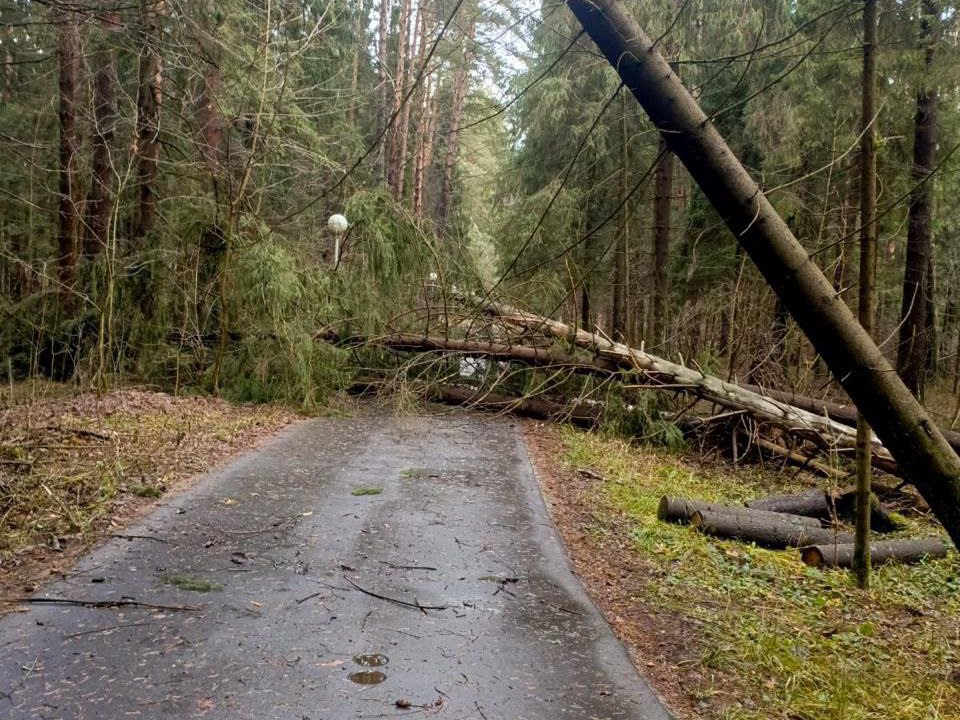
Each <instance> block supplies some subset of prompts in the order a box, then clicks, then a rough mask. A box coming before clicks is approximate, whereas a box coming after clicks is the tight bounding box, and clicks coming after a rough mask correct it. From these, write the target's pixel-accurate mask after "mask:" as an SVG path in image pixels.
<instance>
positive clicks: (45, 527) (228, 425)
mask: <svg viewBox="0 0 960 720" xmlns="http://www.w3.org/2000/svg"><path fill="white" fill-rule="evenodd" d="M48 390H49V389H45V391H48ZM299 419H300V416H298V415H297V414H296V413H294V412H291V411H289V410H287V409H284V408H279V407H273V406H263V405H259V406H237V405H231V404H230V403H228V402H226V401H223V400H220V399H216V398H206V397H173V396H171V395H167V394H165V393H160V392H152V391H147V390H135V389H127V390H118V391H114V392H111V393H108V394H105V395H102V396H97V395H95V394H80V395H74V396H70V397H47V398H42V399H24V400H22V401H20V402H18V403H17V404H13V405H7V406H5V407H2V408H0V587H4V588H9V589H10V591H11V593H12V594H17V595H21V594H23V593H26V592H31V591H32V590H34V589H36V587H37V586H38V585H39V584H40V583H42V582H43V581H44V580H46V579H48V578H50V577H51V576H62V575H63V574H64V573H66V572H67V571H68V570H69V568H70V567H71V566H72V564H73V563H74V562H75V561H76V559H77V558H78V557H80V556H81V555H82V554H84V553H85V552H86V551H87V550H89V549H90V548H91V547H93V546H94V545H96V544H97V543H98V542H100V541H101V540H102V539H104V538H105V537H110V536H115V535H119V534H122V531H123V529H124V528H125V527H127V526H128V525H130V524H132V523H133V522H135V521H136V520H137V519H139V518H140V517H142V516H143V515H145V514H146V513H148V512H149V511H150V510H151V509H152V508H153V507H155V506H156V504H157V503H158V502H161V501H162V499H163V498H164V497H165V496H167V495H169V494H172V493H177V492H179V491H182V490H183V489H185V488H187V487H189V486H190V485H191V484H192V483H193V482H194V481H195V480H196V479H197V478H198V476H199V475H200V474H202V473H204V472H206V471H208V470H210V469H212V468H214V467H216V466H217V465H219V464H221V463H223V462H224V461H226V460H227V459H229V458H230V457H232V456H233V455H235V454H237V453H239V452H243V451H245V450H248V449H250V448H252V447H255V446H256V445H257V444H258V443H260V442H261V441H263V440H265V439H266V438H269V437H271V436H272V435H274V434H275V433H277V432H278V431H279V430H280V429H281V428H283V427H284V426H286V425H288V424H290V423H293V422H296V421H297V420H299ZM2 611H3V608H2V607H0V612H2Z"/></svg>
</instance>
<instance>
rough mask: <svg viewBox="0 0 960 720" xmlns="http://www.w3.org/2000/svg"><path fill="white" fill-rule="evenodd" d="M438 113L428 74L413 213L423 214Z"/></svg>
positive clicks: (418, 143)
mask: <svg viewBox="0 0 960 720" xmlns="http://www.w3.org/2000/svg"><path fill="white" fill-rule="evenodd" d="M436 115H437V108H436V92H435V90H434V87H433V81H432V79H431V77H430V76H427V79H426V83H425V84H424V94H423V112H422V115H421V117H420V122H419V123H417V140H416V144H415V147H416V160H415V162H414V172H413V214H414V215H416V216H417V217H422V216H423V206H424V193H425V186H426V179H427V178H426V176H427V172H428V170H429V168H430V165H431V163H432V162H433V142H434V134H433V126H434V123H435V119H436Z"/></svg>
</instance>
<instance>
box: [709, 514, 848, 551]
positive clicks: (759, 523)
mask: <svg viewBox="0 0 960 720" xmlns="http://www.w3.org/2000/svg"><path fill="white" fill-rule="evenodd" d="M755 512H756V513H758V514H757V515H728V514H725V513H718V512H710V511H708V510H698V511H697V512H695V513H694V514H693V516H692V517H691V518H690V524H691V525H693V527H695V528H697V529H698V530H699V531H700V532H702V533H704V534H706V535H714V536H716V537H722V538H735V539H737V540H749V541H751V542H755V543H757V545H762V546H764V547H769V548H786V547H803V546H805V545H832V544H833V543H835V542H836V543H849V542H850V541H851V540H852V539H853V536H851V535H849V534H839V533H837V532H836V531H835V530H831V529H827V528H819V527H810V526H807V525H799V524H797V523H794V522H791V521H789V520H778V519H776V517H775V516H776V515H777V514H778V513H764V512H762V511H760V510H757V511H755ZM771 515H773V516H774V517H773V518H771V517H769V516H771Z"/></svg>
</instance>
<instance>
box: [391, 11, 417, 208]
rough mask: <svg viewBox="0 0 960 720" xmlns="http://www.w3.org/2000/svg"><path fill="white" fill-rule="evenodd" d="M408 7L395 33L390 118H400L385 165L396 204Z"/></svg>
mask: <svg viewBox="0 0 960 720" xmlns="http://www.w3.org/2000/svg"><path fill="white" fill-rule="evenodd" d="M410 6H411V0H403V4H402V5H401V6H400V22H399V29H398V32H397V65H396V71H395V74H394V91H393V112H392V113H391V116H393V115H396V116H397V117H398V118H401V120H400V122H395V123H394V124H393V128H391V131H390V156H389V159H388V165H387V185H389V187H390V192H391V194H392V195H393V199H394V200H395V201H396V202H400V199H401V197H402V194H403V157H402V155H401V148H402V146H403V145H404V140H403V138H401V135H400V134H401V132H406V129H407V128H405V127H403V121H402V117H403V114H404V112H405V108H407V107H409V104H407V105H403V104H402V103H403V98H404V95H405V93H406V88H407V68H408V66H409V58H407V46H408V44H409V40H410Z"/></svg>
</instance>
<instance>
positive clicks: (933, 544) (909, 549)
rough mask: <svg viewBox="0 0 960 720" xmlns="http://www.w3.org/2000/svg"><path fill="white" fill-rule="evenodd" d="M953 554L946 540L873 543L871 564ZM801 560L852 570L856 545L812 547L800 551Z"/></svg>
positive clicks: (813, 564)
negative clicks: (850, 568) (854, 546)
mask: <svg viewBox="0 0 960 720" xmlns="http://www.w3.org/2000/svg"><path fill="white" fill-rule="evenodd" d="M949 552H950V546H949V544H948V543H947V542H946V541H945V540H943V539H942V538H922V539H919V540H886V541H883V542H875V543H871V544H870V561H871V562H872V563H873V564H874V565H879V564H881V563H885V562H904V563H912V562H919V561H920V560H923V559H925V558H942V557H946V556H947V553H949ZM800 557H801V559H802V560H803V562H805V563H806V564H807V565H811V566H813V567H838V568H848V567H851V566H852V565H853V544H852V543H849V544H846V543H845V544H842V545H833V544H830V545H811V546H810V547H805V548H803V549H802V550H801V551H800Z"/></svg>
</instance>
